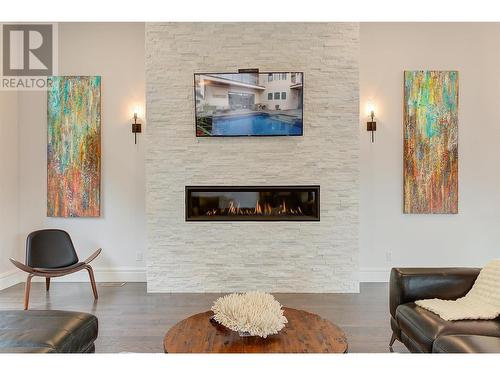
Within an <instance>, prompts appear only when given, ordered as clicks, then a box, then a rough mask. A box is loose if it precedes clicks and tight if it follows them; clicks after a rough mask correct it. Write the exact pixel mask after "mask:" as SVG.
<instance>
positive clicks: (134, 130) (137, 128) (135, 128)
mask: <svg viewBox="0 0 500 375" xmlns="http://www.w3.org/2000/svg"><path fill="white" fill-rule="evenodd" d="M132 133H134V143H135V144H137V133H142V126H141V124H140V123H138V122H137V115H136V114H134V123H133V124H132Z"/></svg>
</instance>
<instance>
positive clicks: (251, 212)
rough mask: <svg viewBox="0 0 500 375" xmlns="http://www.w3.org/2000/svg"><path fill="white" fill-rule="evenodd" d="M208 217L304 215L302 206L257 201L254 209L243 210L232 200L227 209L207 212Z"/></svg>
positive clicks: (214, 209)
mask: <svg viewBox="0 0 500 375" xmlns="http://www.w3.org/2000/svg"><path fill="white" fill-rule="evenodd" d="M206 215H207V216H217V215H232V216H284V215H304V213H303V211H302V209H301V208H300V206H297V208H290V207H288V206H287V205H286V203H285V201H282V202H281V204H280V205H279V206H278V207H274V208H273V206H272V205H271V204H270V203H265V202H260V201H257V202H256V203H255V207H253V208H241V207H240V203H239V202H235V201H234V200H231V201H230V202H229V204H228V207H227V208H220V209H217V208H213V209H211V210H209V211H207V212H206Z"/></svg>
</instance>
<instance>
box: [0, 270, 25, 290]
mask: <svg viewBox="0 0 500 375" xmlns="http://www.w3.org/2000/svg"><path fill="white" fill-rule="evenodd" d="M22 281H23V274H22V272H21V271H19V270H10V271H7V272H3V273H0V290H2V289H6V288H8V287H11V286H12V285H16V284H17V283H20V282H22Z"/></svg>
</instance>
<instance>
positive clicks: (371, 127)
mask: <svg viewBox="0 0 500 375" xmlns="http://www.w3.org/2000/svg"><path fill="white" fill-rule="evenodd" d="M370 117H371V121H368V122H367V123H366V130H367V131H369V132H372V143H373V142H374V132H375V131H376V130H377V122H376V121H375V113H374V112H373V111H372V112H371V114H370Z"/></svg>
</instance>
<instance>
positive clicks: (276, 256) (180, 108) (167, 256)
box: [145, 23, 360, 292]
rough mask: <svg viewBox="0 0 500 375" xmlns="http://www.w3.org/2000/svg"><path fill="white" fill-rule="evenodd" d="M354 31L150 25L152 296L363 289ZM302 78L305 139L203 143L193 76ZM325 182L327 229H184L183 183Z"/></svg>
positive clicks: (189, 225) (335, 26)
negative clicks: (298, 74)
mask: <svg viewBox="0 0 500 375" xmlns="http://www.w3.org/2000/svg"><path fill="white" fill-rule="evenodd" d="M358 59H359V25H358V24H357V23H310V24H295V23H240V24H229V23H198V24H194V23H165V24H159V23H149V24H146V84H147V92H146V96H147V118H148V126H147V129H145V133H146V134H145V138H146V142H147V147H146V156H145V158H146V181H147V182H146V206H147V207H146V214H147V226H148V229H147V230H148V255H147V281H148V291H149V292H230V291H245V290H262V291H269V292H356V291H358V290H359V289H358V288H359V285H358V247H359V243H358V242H359V239H358V237H359V234H358V232H359V212H358V211H359V157H360V150H359V139H358V138H359V126H360V125H359V115H358V113H359V99H358V97H359V82H358ZM239 68H259V69H260V70H261V71H302V72H304V136H303V137H288V138H287V137H253V138H251V137H249V138H211V139H210V138H203V139H202V138H196V137H195V125H194V98H193V73H195V72H237V71H238V69H239ZM266 184H269V185H321V221H320V222H207V223H205V222H186V221H185V219H184V188H185V186H186V185H266Z"/></svg>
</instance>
